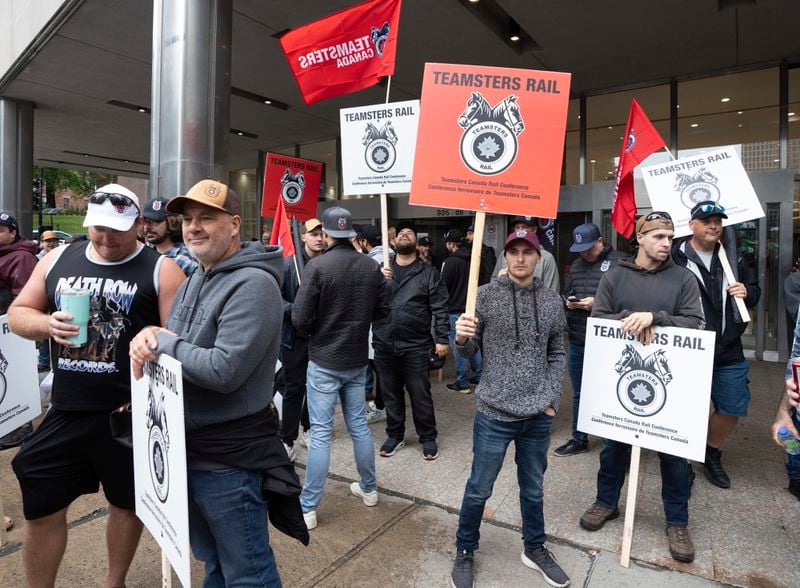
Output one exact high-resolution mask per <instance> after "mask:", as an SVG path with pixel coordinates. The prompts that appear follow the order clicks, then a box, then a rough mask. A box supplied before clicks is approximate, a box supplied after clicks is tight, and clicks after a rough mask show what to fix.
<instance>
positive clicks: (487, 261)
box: [463, 245, 497, 286]
mask: <svg viewBox="0 0 800 588" xmlns="http://www.w3.org/2000/svg"><path fill="white" fill-rule="evenodd" d="M463 249H466V250H467V251H466V253H467V261H469V258H470V257H471V256H472V245H466V246H465V247H463ZM496 265H497V254H496V253H495V252H494V247H489V246H488V245H481V269H480V271H479V272H478V286H483V285H484V284H488V283H489V282H491V281H492V274H493V273H494V266H496ZM467 267H469V265H467Z"/></svg>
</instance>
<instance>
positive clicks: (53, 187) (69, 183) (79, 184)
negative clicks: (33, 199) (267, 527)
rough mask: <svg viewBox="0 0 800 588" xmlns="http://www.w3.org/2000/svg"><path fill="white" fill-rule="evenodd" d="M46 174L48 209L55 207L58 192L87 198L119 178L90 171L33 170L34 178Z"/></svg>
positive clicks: (46, 201)
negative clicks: (97, 189) (65, 191)
mask: <svg viewBox="0 0 800 588" xmlns="http://www.w3.org/2000/svg"><path fill="white" fill-rule="evenodd" d="M42 172H43V173H44V190H45V193H44V206H45V207H46V208H53V207H55V202H56V192H59V191H60V190H69V191H70V192H72V194H73V195H74V197H75V198H81V199H82V198H86V197H87V196H88V195H89V194H91V193H92V192H93V191H94V190H95V189H96V188H98V187H99V186H103V185H105V184H110V183H112V182H116V181H117V176H115V175H108V174H96V173H94V172H90V171H77V170H71V169H61V168H54V167H45V168H42V170H40V169H39V168H38V167H36V166H34V168H33V177H35V178H38V177H41V176H40V174H41V173H42Z"/></svg>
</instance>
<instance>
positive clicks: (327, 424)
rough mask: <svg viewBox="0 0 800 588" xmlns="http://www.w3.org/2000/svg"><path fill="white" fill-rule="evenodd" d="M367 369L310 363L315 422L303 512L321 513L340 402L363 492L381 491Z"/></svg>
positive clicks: (311, 412) (310, 395) (310, 412)
mask: <svg viewBox="0 0 800 588" xmlns="http://www.w3.org/2000/svg"><path fill="white" fill-rule="evenodd" d="M365 372H366V370H365V369H364V368H363V367H360V368H354V369H348V370H329V369H326V368H323V367H320V366H318V365H317V364H316V363H314V362H313V361H309V362H308V378H307V382H308V394H307V401H308V417H309V420H310V421H311V442H310V443H309V447H308V460H307V461H308V463H307V464H306V479H305V482H304V483H303V492H302V493H301V494H300V506H302V507H303V512H310V511H312V510H317V506H319V503H320V500H321V499H322V490H323V489H324V488H325V479H326V478H327V476H328V467H329V466H330V461H331V437H332V435H333V417H334V415H335V414H336V401H337V400H338V399H339V398H341V399H342V415H343V416H344V424H345V425H346V426H347V432H348V433H350V437H351V439H352V440H353V453H355V457H356V468H358V475H359V476H361V489H362V490H364V492H372V491H373V490H375V489H376V488H377V481H376V479H375V447H374V446H373V444H372V433H370V430H369V428H368V427H367V415H366V412H365V410H364V406H365V402H364V376H365Z"/></svg>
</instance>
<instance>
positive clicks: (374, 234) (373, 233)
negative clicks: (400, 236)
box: [361, 225, 383, 247]
mask: <svg viewBox="0 0 800 588" xmlns="http://www.w3.org/2000/svg"><path fill="white" fill-rule="evenodd" d="M361 237H362V238H364V239H366V240H367V243H369V244H370V245H372V246H373V247H377V246H378V245H380V244H381V242H382V241H383V237H382V236H381V231H380V229H379V228H378V227H376V226H375V225H367V226H365V227H364V228H362V229H361Z"/></svg>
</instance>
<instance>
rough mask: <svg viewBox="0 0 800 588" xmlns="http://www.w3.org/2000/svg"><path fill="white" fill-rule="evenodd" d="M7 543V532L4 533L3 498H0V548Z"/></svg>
mask: <svg viewBox="0 0 800 588" xmlns="http://www.w3.org/2000/svg"><path fill="white" fill-rule="evenodd" d="M6 543H8V531H6V517H5V510H3V498H2V497H0V547H4V546H5V545H6Z"/></svg>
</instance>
